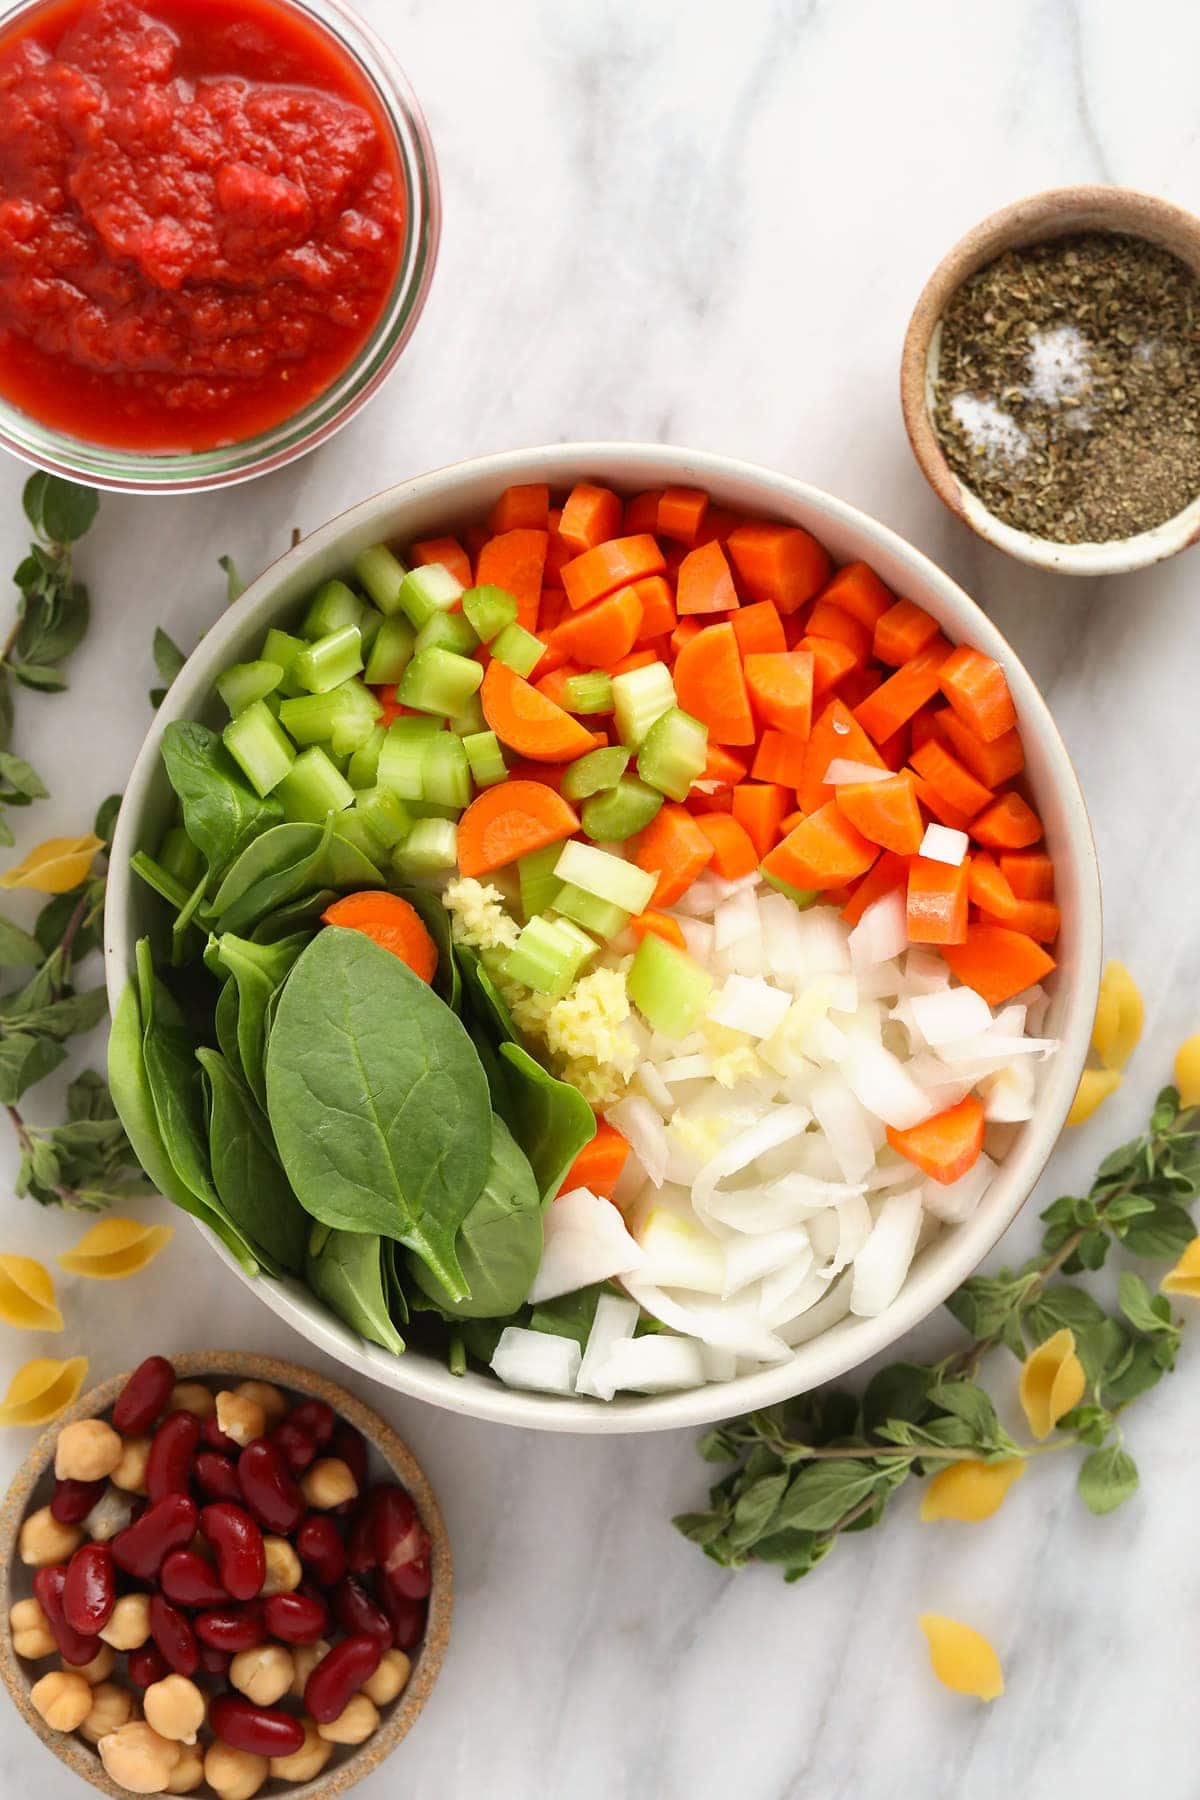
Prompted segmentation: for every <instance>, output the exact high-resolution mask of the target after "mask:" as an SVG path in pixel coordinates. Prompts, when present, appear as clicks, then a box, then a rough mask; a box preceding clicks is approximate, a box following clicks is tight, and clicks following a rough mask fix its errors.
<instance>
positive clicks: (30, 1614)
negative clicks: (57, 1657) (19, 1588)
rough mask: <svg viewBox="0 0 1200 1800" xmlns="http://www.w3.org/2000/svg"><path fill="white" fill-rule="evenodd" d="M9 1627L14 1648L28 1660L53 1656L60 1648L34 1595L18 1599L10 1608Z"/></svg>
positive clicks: (37, 1660) (35, 1660)
mask: <svg viewBox="0 0 1200 1800" xmlns="http://www.w3.org/2000/svg"><path fill="white" fill-rule="evenodd" d="M8 1628H9V1630H10V1631H11V1632H12V1647H13V1649H14V1650H15V1651H16V1653H17V1655H18V1656H23V1657H24V1658H25V1660H26V1661H27V1662H40V1661H41V1659H42V1657H43V1656H53V1655H54V1652H55V1651H56V1650H57V1648H58V1645H57V1644H56V1643H55V1641H54V1633H53V1632H52V1631H51V1629H50V1621H49V1619H48V1618H47V1617H46V1615H45V1613H44V1612H43V1611H42V1608H41V1603H40V1601H37V1600H34V1599H33V1598H32V1597H31V1598H30V1599H28V1600H18V1601H17V1602H16V1604H15V1605H14V1606H12V1607H11V1608H10V1609H9V1614H8Z"/></svg>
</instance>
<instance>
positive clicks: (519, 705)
mask: <svg viewBox="0 0 1200 1800" xmlns="http://www.w3.org/2000/svg"><path fill="white" fill-rule="evenodd" d="M479 698H480V701H481V703H482V705H483V716H484V718H485V719H486V720H487V722H488V724H489V725H490V726H491V728H492V730H493V731H494V732H495V734H496V736H497V737H498V738H499V739H500V742H501V743H502V744H507V745H508V747H509V749H510V750H515V751H516V752H517V755H518V756H527V757H528V758H529V760H530V761H531V762H571V761H572V760H573V759H574V758H575V757H577V756H582V755H584V753H585V752H586V751H588V750H590V749H591V748H592V733H591V732H590V731H588V730H587V729H586V728H585V727H584V726H582V725H581V724H580V723H579V720H578V719H573V718H572V717H571V715H570V713H569V712H566V711H564V709H563V708H562V707H561V706H556V705H555V703H554V701H553V700H551V699H549V698H548V697H547V696H546V695H545V694H542V693H539V692H538V690H537V688H535V687H531V686H530V684H529V682H527V681H524V680H522V678H521V676H520V675H517V674H515V673H514V671H513V670H512V669H510V668H509V667H508V666H507V664H506V663H502V662H496V661H495V660H494V659H493V660H492V662H490V663H489V664H488V671H487V674H486V675H485V676H484V678H483V686H482V687H481V688H480V690H479Z"/></svg>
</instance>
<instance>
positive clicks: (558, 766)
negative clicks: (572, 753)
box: [508, 761, 571, 794]
mask: <svg viewBox="0 0 1200 1800" xmlns="http://www.w3.org/2000/svg"><path fill="white" fill-rule="evenodd" d="M570 766H571V765H570V763H565V762H562V763H540V762H522V761H518V762H511V763H509V765H508V779H509V780H510V781H540V782H541V784H542V786H543V787H550V788H553V789H554V791H555V793H556V794H558V793H561V792H562V783H563V776H564V775H565V774H566V772H567V770H568V769H569V768H570Z"/></svg>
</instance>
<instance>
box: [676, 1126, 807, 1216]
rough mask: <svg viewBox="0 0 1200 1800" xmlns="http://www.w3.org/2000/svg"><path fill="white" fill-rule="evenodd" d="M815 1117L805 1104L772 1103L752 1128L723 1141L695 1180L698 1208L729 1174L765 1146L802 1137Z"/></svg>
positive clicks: (701, 1206) (695, 1195) (703, 1205)
mask: <svg viewBox="0 0 1200 1800" xmlns="http://www.w3.org/2000/svg"><path fill="white" fill-rule="evenodd" d="M811 1118H812V1114H811V1113H809V1112H808V1111H806V1109H805V1108H804V1107H803V1106H795V1105H791V1104H789V1105H786V1106H776V1107H772V1109H771V1110H770V1112H768V1113H767V1114H766V1115H765V1116H764V1117H763V1118H761V1119H758V1120H757V1121H756V1122H755V1123H754V1124H753V1125H752V1126H751V1127H750V1128H749V1130H748V1131H740V1132H738V1134H737V1136H736V1137H734V1138H733V1139H732V1140H731V1141H730V1142H729V1143H727V1144H723V1145H722V1146H721V1148H720V1150H718V1152H717V1154H716V1155H715V1156H714V1157H712V1158H711V1159H710V1160H709V1161H708V1162H706V1163H705V1165H704V1167H703V1168H702V1169H701V1170H700V1173H699V1174H698V1175H697V1177H696V1180H695V1183H694V1184H693V1187H692V1204H693V1205H694V1206H695V1208H696V1210H697V1212H700V1213H703V1212H704V1210H705V1208H706V1206H707V1204H708V1202H709V1200H711V1198H712V1196H713V1195H714V1194H715V1193H716V1191H717V1186H718V1184H719V1183H720V1182H722V1181H724V1180H725V1178H726V1177H727V1176H729V1175H736V1174H737V1172H738V1170H739V1169H744V1168H746V1167H748V1165H749V1164H750V1163H752V1162H753V1161H754V1159H755V1157H756V1156H759V1155H761V1153H762V1152H763V1151H764V1150H772V1149H774V1148H775V1147H776V1145H778V1144H786V1143H787V1142H788V1141H789V1139H791V1138H794V1137H799V1136H800V1134H801V1132H803V1131H805V1130H807V1128H808V1124H809V1121H810V1120H811Z"/></svg>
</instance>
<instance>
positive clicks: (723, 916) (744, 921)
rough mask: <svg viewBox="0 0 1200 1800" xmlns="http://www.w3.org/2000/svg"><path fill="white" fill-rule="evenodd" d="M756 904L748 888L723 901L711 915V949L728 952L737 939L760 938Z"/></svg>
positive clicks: (760, 932)
mask: <svg viewBox="0 0 1200 1800" xmlns="http://www.w3.org/2000/svg"><path fill="white" fill-rule="evenodd" d="M761 935H762V931H761V928H760V926H759V921H758V903H757V901H756V900H755V898H754V895H753V894H752V893H751V892H750V890H749V888H743V889H742V890H741V892H740V893H737V894H734V895H733V897H732V899H729V900H725V901H723V902H722V904H721V905H720V906H718V908H717V910H716V912H715V913H714V914H713V948H714V949H715V950H728V948H729V946H730V945H731V944H736V943H737V941H738V939H739V938H747V937H748V938H757V937H761Z"/></svg>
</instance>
